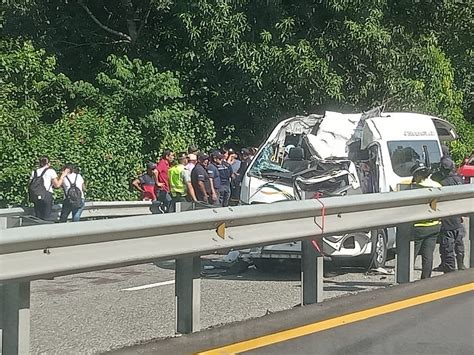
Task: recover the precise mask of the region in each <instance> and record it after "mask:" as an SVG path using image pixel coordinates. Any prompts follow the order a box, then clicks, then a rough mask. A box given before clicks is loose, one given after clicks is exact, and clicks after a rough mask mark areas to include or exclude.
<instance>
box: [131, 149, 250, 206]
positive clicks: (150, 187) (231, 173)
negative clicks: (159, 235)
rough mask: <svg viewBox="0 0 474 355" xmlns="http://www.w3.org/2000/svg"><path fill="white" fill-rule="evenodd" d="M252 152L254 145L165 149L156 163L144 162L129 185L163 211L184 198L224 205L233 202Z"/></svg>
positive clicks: (237, 196) (238, 194)
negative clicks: (202, 149) (143, 168)
mask: <svg viewBox="0 0 474 355" xmlns="http://www.w3.org/2000/svg"><path fill="white" fill-rule="evenodd" d="M255 153H256V149H255V148H242V149H241V151H240V152H238V153H237V152H236V151H234V150H233V149H232V148H222V149H214V150H211V151H210V152H209V153H205V152H200V151H199V150H198V149H197V148H196V147H193V146H191V147H189V148H188V151H187V152H179V153H177V154H175V152H173V151H171V150H169V149H166V150H165V151H164V152H163V154H162V155H161V158H160V159H159V161H158V162H157V163H154V162H149V163H147V169H146V172H145V173H144V174H143V175H141V176H140V177H138V178H137V179H135V180H133V182H132V186H133V187H134V188H135V189H136V190H138V191H139V192H140V193H141V198H142V200H145V201H153V202H155V203H156V204H157V205H158V206H159V208H160V210H161V211H162V212H164V213H168V212H174V211H175V210H176V203H177V202H184V201H188V202H196V203H201V204H203V205H205V206H215V207H226V206H229V204H237V202H238V200H239V196H240V185H241V182H242V177H243V175H244V172H245V170H246V169H247V166H248V163H249V162H250V161H251V159H252V158H253V156H254V155H255Z"/></svg>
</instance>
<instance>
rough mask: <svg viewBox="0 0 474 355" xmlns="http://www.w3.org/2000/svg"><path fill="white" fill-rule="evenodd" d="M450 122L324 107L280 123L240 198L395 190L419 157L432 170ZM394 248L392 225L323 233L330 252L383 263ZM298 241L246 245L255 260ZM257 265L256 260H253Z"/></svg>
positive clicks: (296, 252)
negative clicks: (389, 251) (360, 231)
mask: <svg viewBox="0 0 474 355" xmlns="http://www.w3.org/2000/svg"><path fill="white" fill-rule="evenodd" d="M456 138H457V136H456V133H455V130H454V127H453V126H452V125H451V124H450V123H448V122H447V121H445V120H442V119H440V118H437V117H432V116H429V115H423V114H417V113H405V112H393V113H391V112H383V111H382V109H381V108H376V109H373V110H371V111H369V112H366V113H362V114H360V113H359V114H343V113H338V112H326V113H325V114H324V115H315V114H311V115H308V116H296V117H292V118H289V119H286V120H284V121H282V122H280V123H279V124H278V125H277V126H276V127H275V129H274V130H273V131H272V133H271V134H270V136H269V137H268V139H267V141H266V142H265V143H264V144H263V145H262V146H261V147H260V149H259V151H258V154H257V155H256V157H255V158H254V159H253V161H252V162H251V163H250V164H249V167H248V169H247V171H246V173H245V176H244V177H243V180H242V188H241V195H240V199H241V201H242V203H244V204H255V203H274V202H279V201H285V200H293V199H303V198H304V199H307V198H320V197H330V196H341V195H347V194H365V193H375V192H391V191H396V190H397V189H398V186H400V184H405V183H409V182H410V181H411V174H410V169H411V168H412V167H413V165H415V164H417V163H418V162H423V163H425V164H426V165H427V166H431V168H433V169H434V168H436V166H437V165H438V164H439V161H440V158H441V143H440V142H441V141H450V140H453V139H456ZM394 247H395V231H394V229H393V228H392V229H390V228H388V229H385V230H377V231H367V233H363V232H362V233H348V234H345V235H339V236H330V237H325V238H324V239H323V245H322V246H319V248H320V250H321V251H322V253H323V255H325V256H327V257H331V258H333V259H334V258H348V257H356V256H363V257H365V259H366V261H367V263H368V265H370V266H373V267H381V266H383V265H384V264H385V261H386V258H387V251H388V250H389V249H391V248H394ZM300 254H301V244H300V243H299V242H292V243H284V244H279V245H271V246H265V247H261V248H254V249H252V250H250V254H249V256H250V258H251V259H254V260H261V259H266V258H268V259H271V258H277V259H278V258H299V257H300ZM256 263H257V262H256Z"/></svg>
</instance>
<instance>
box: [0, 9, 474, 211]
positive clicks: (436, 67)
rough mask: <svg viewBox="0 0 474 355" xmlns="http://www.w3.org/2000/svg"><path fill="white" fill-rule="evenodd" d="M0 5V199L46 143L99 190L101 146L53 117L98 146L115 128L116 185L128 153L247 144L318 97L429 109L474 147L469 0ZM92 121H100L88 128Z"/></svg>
mask: <svg viewBox="0 0 474 355" xmlns="http://www.w3.org/2000/svg"><path fill="white" fill-rule="evenodd" d="M3 4H4V6H3V8H2V10H1V12H0V21H1V26H0V31H1V34H2V39H3V38H4V39H5V40H1V41H0V127H1V132H0V138H1V142H0V155H1V158H2V161H1V162H0V166H1V172H0V187H1V189H2V190H1V192H0V194H1V195H0V198H1V199H2V200H3V201H7V202H8V203H19V202H21V201H22V199H23V198H24V190H25V187H24V186H23V185H21V184H18V180H16V179H19V180H20V181H22V180H21V179H23V180H24V176H26V175H27V174H28V173H29V170H30V168H31V164H32V161H33V160H34V159H35V158H36V155H37V154H41V153H43V152H50V153H51V155H52V156H53V157H56V158H55V159H57V161H58V164H59V162H61V163H63V160H69V159H79V161H80V163H81V165H82V167H83V169H84V171H86V169H87V166H88V165H89V166H91V167H94V169H93V170H91V171H87V172H88V173H90V174H92V175H91V176H92V180H91V186H92V187H91V195H90V196H93V197H94V198H106V199H108V198H111V195H110V193H109V192H107V191H109V190H107V188H105V187H103V186H102V185H100V184H101V183H100V182H99V181H98V179H99V177H98V176H99V175H100V174H101V173H102V170H100V169H101V168H99V166H97V165H96V163H95V162H92V161H89V160H82V157H83V156H84V157H87V158H84V159H90V160H92V159H100V160H102V161H104V157H103V156H101V155H100V154H99V153H97V154H99V155H97V156H94V155H93V154H92V153H90V152H89V153H87V152H86V149H87V148H86V147H83V149H84V151H80V152H79V151H78V152H77V153H76V152H75V151H71V150H65V148H63V149H62V150H61V147H63V145H64V144H65V141H64V140H63V138H62V137H61V132H60V130H61V129H64V130H65V131H67V132H70V133H69V136H68V137H69V138H68V139H73V140H74V141H75V142H76V140H75V139H76V138H77V137H79V136H84V134H85V133H81V132H82V131H83V130H84V131H85V132H87V134H91V135H93V136H94V137H103V138H101V139H103V141H101V143H99V142H90V143H88V145H91V146H94V144H95V143H97V144H99V145H98V146H94V147H95V148H96V149H99V150H101V149H102V150H103V149H105V148H103V147H106V146H107V145H108V144H110V145H111V148H110V149H112V147H115V145H114V142H115V141H117V142H119V143H118V144H119V146H120V147H122V148H119V146H117V148H114V149H116V150H113V149H112V153H110V154H112V155H113V156H117V157H123V159H125V160H126V159H127V157H128V155H129V156H130V161H131V162H130V165H126V166H125V165H124V166H122V168H123V169H124V170H126V171H124V170H120V171H117V169H112V170H113V177H111V179H112V180H113V181H114V182H115V183H117V184H119V185H120V186H122V187H123V186H125V185H124V184H125V183H124V182H125V181H126V180H127V178H128V177H127V174H130V173H131V172H132V170H133V174H134V173H135V170H134V169H136V168H137V167H138V166H136V162H139V161H140V160H141V161H142V162H143V161H144V160H146V159H154V158H155V157H156V156H157V155H159V154H160V152H161V151H162V150H163V149H164V148H169V147H170V148H172V149H175V150H183V149H185V148H186V147H187V146H188V145H189V144H191V143H192V144H197V145H199V146H201V147H202V148H210V147H215V146H217V145H218V144H217V143H220V144H222V143H223V142H227V141H229V140H231V141H233V142H236V143H237V144H241V145H256V144H259V143H260V142H261V141H262V139H263V138H264V137H265V135H266V134H267V133H268V131H269V129H270V128H271V127H272V126H273V125H274V124H275V123H276V122H278V121H279V120H281V119H283V118H286V117H288V116H290V115H294V114H304V113H308V112H317V113H322V112H323V111H324V110H341V111H344V112H353V111H360V110H367V109H369V108H371V107H373V106H375V105H380V104H384V105H385V106H386V110H391V111H405V110H409V111H415V112H421V113H427V114H432V115H437V116H439V117H442V118H445V119H448V120H449V121H451V122H452V123H453V124H455V125H456V128H457V131H458V133H459V135H460V139H459V140H458V141H456V142H453V143H452V144H451V146H452V153H453V155H454V157H455V158H456V160H457V161H458V162H459V161H460V160H461V159H462V158H463V157H464V156H465V155H467V154H469V153H470V151H471V150H472V147H474V128H473V124H472V115H473V95H472V91H473V89H472V88H473V82H474V79H473V76H472V67H473V66H474V55H473V50H472V15H473V11H474V2H472V1H471V2H464V1H456V0H446V1H434V2H418V3H417V4H416V6H414V5H413V1H409V0H402V1H395V2H394V1H387V0H365V1H361V0H353V1H352V0H351V1H349V0H325V1H312V0H311V1H310V0H302V1H281V0H276V1H272V2H271V4H270V6H269V3H268V2H262V1H251V0H238V1H226V0H212V1H211V0H191V1H175V2H172V1H170V0H153V1H150V2H140V1H135V0H130V1H122V2H116V1H112V0H97V1H92V0H82V1H60V0H46V1H37V0H28V1H26V0H21V1H4V3H3ZM91 14H92V16H91ZM94 18H95V20H94ZM97 22H99V23H100V24H101V25H98V23H97ZM52 53H54V54H55V55H54V56H52V55H51V54H52ZM71 112H73V113H74V115H76V116H77V117H76V116H74V117H76V118H75V119H74V120H73V121H70V120H69V117H70V116H69V115H70V114H71ZM71 117H72V116H71ZM94 120H97V121H94ZM100 120H104V125H105V126H104V131H101V132H102V133H98V132H96V131H94V127H93V122H102V121H100ZM74 122H82V123H81V124H80V125H77V124H76V123H74ZM73 123H74V124H73ZM89 124H90V126H89ZM115 125H117V129H112V127H114V126H115ZM38 134H41V135H42V136H45V137H48V140H47V141H46V140H41V139H37V138H35V137H37V136H38ZM84 137H85V136H84ZM77 139H78V138H77ZM137 139H139V140H140V142H138V141H137ZM120 142H121V143H120ZM46 143H48V144H46ZM127 144H129V145H127ZM12 147H14V148H12ZM48 147H50V148H48ZM120 149H129V150H130V151H129V152H124V153H121V152H120ZM60 151H65V152H67V154H66V155H64V154H63V153H61V154H59V153H58V152H60ZM105 151H106V149H105ZM58 154H59V155H58ZM69 154H70V155H71V157H69V156H67V155H69ZM120 159H122V158H120ZM105 162H107V160H105ZM114 164H120V163H118V162H116V161H114ZM124 164H125V163H124ZM105 166H109V165H107V163H106V164H105ZM58 167H59V166H58ZM109 167H110V166H109ZM17 171H18V173H17ZM96 171H97V172H98V173H97V174H96ZM20 172H21V174H22V175H21V176H20V175H18V174H20ZM12 174H13V176H14V177H15V179H13V178H10V176H12ZM15 174H16V175H15ZM86 178H88V177H87V176H86ZM94 186H97V187H98V188H97V189H95V188H94ZM101 189H105V190H104V192H103V194H102V192H101V191H100V190H101ZM124 193H125V194H127V193H128V192H124ZM125 197H126V196H125V195H123V198H125Z"/></svg>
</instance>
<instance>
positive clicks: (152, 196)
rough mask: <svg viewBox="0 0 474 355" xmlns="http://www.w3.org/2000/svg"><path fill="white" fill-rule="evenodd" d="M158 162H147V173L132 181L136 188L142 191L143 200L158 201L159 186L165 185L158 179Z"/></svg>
mask: <svg viewBox="0 0 474 355" xmlns="http://www.w3.org/2000/svg"><path fill="white" fill-rule="evenodd" d="M155 171H156V164H155V163H152V162H149V163H147V164H146V173H145V174H143V175H141V176H140V177H139V178H138V179H135V180H133V181H132V185H133V187H134V188H135V189H137V190H138V191H140V193H141V199H142V200H143V201H156V199H157V194H156V191H157V187H159V186H163V185H162V184H161V183H160V182H158V181H157V180H156V173H155Z"/></svg>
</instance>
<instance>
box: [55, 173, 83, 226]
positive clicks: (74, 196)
mask: <svg viewBox="0 0 474 355" xmlns="http://www.w3.org/2000/svg"><path fill="white" fill-rule="evenodd" d="M66 169H67V170H69V174H67V175H66V176H65V177H64V179H63V183H62V187H63V190H64V201H63V206H62V209H61V216H60V217H59V221H60V222H66V221H67V218H68V216H69V214H70V213H71V212H72V221H73V222H78V221H79V220H80V219H81V214H82V211H83V210H84V201H85V198H84V191H85V188H86V185H85V183H84V178H83V177H82V175H81V174H80V173H79V170H78V169H77V167H76V166H75V165H73V164H66V166H65V167H64V170H66Z"/></svg>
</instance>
